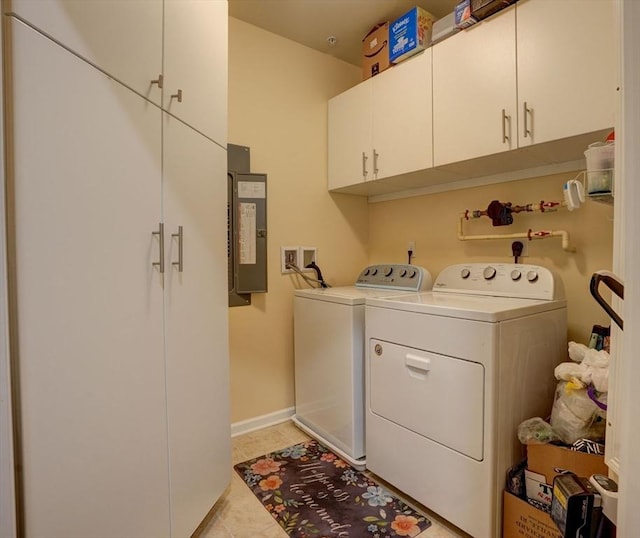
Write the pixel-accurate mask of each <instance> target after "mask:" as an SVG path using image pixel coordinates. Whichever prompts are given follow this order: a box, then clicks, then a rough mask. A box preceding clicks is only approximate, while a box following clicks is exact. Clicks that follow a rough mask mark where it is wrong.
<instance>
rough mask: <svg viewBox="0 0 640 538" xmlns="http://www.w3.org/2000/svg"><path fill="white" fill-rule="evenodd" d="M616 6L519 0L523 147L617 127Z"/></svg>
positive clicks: (520, 133) (608, 1) (603, 0)
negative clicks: (551, 5) (614, 34)
mask: <svg viewBox="0 0 640 538" xmlns="http://www.w3.org/2000/svg"><path fill="white" fill-rule="evenodd" d="M613 11H614V10H613V1H611V0H599V1H594V2H588V3H586V4H585V2H584V0H562V1H556V2H553V9H549V3H548V2H543V1H540V0H520V2H519V3H518V4H517V12H516V13H517V33H516V35H517V50H518V113H519V115H520V119H519V122H518V144H519V146H520V147H524V146H528V145H531V144H538V143H541V142H547V141H549V140H557V139H561V138H565V137H568V136H573V135H577V134H581V133H589V132H592V131H596V130H600V129H606V128H610V127H613V125H614V104H615V93H616V87H615V53H614V46H615V40H614V36H613V30H614V21H613V16H614V12H613ZM576 14H579V22H576V24H571V23H568V21H572V20H575V21H577V20H578V19H576ZM525 109H526V112H525Z"/></svg>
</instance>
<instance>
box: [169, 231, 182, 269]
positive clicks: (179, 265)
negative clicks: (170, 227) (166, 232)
mask: <svg viewBox="0 0 640 538" xmlns="http://www.w3.org/2000/svg"><path fill="white" fill-rule="evenodd" d="M171 237H177V238H178V261H177V262H173V263H172V265H177V266H178V273H182V268H183V265H182V226H178V233H177V234H171Z"/></svg>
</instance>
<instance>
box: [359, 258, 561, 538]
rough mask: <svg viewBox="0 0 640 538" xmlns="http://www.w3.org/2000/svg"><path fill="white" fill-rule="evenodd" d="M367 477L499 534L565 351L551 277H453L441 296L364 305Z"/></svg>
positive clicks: (507, 270) (518, 269) (469, 270)
mask: <svg viewBox="0 0 640 538" xmlns="http://www.w3.org/2000/svg"><path fill="white" fill-rule="evenodd" d="M366 317H367V328H366V340H367V356H366V394H367V396H366V445H367V468H368V469H370V470H371V471H373V472H374V473H375V474H377V475H378V476H380V477H381V478H383V479H384V480H386V481H387V482H389V483H391V484H393V485H395V486H396V487H397V488H399V489H400V490H401V491H404V492H405V493H407V494H408V495H410V496H412V497H413V498H415V499H416V500H417V501H419V502H420V503H422V504H424V505H425V506H426V507H428V508H429V509H431V510H433V511H434V512H436V513H438V514H439V515H441V516H442V517H444V518H445V519H447V520H448V521H450V522H451V523H453V524H454V525H456V526H458V527H460V528H461V529H462V530H464V531H465V532H467V533H469V534H471V535H472V536H475V537H477V538H488V537H491V536H500V535H501V510H502V502H501V498H502V491H503V489H504V485H505V481H506V472H507V470H508V469H509V467H511V466H512V465H513V464H515V463H517V462H519V461H520V460H521V459H522V447H521V445H520V443H519V441H518V439H517V427H518V425H519V424H520V423H521V422H522V421H523V420H525V419H528V418H531V417H535V416H539V417H543V418H544V417H546V416H548V414H549V413H550V411H551V407H552V404H553V397H554V388H555V386H556V380H555V378H554V368H555V366H556V365H557V364H559V363H560V362H562V361H563V360H564V358H565V357H566V353H567V310H566V301H565V300H564V293H563V290H562V284H561V281H560V280H559V279H558V278H557V277H555V276H554V275H553V274H552V273H551V271H549V270H548V269H545V268H544V267H540V266H534V265H523V264H476V263H472V264H461V265H454V266H450V267H447V268H446V269H444V270H443V271H442V272H441V273H440V275H438V278H437V279H436V281H435V283H434V286H433V291H432V292H429V293H419V294H413V295H410V296H406V297H387V298H382V297H379V298H371V299H367V301H366Z"/></svg>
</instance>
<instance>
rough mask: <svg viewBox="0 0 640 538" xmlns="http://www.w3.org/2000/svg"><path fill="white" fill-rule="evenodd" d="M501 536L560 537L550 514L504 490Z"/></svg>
mask: <svg viewBox="0 0 640 538" xmlns="http://www.w3.org/2000/svg"><path fill="white" fill-rule="evenodd" d="M503 499H504V505H503V507H502V538H562V535H561V534H560V531H559V530H558V527H556V524H555V523H554V522H553V520H552V519H551V516H550V515H549V514H547V513H546V512H543V511H542V510H538V509H537V508H536V507H535V506H532V505H530V504H529V503H528V502H527V501H525V500H524V499H520V498H519V497H516V496H515V495H512V494H511V493H509V492H507V491H505V492H504V495H503Z"/></svg>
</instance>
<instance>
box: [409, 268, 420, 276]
mask: <svg viewBox="0 0 640 538" xmlns="http://www.w3.org/2000/svg"><path fill="white" fill-rule="evenodd" d="M417 274H418V272H417V271H416V270H415V269H411V270H410V271H409V275H408V276H409V278H415V277H416V275H417Z"/></svg>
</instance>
